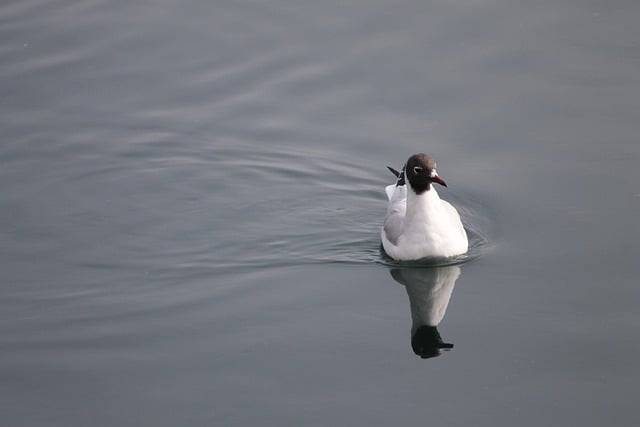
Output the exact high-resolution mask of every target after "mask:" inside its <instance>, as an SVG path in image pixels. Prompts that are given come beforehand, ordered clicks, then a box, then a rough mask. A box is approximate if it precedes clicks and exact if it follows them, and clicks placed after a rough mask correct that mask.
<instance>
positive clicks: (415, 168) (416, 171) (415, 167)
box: [413, 166, 422, 175]
mask: <svg viewBox="0 0 640 427" xmlns="http://www.w3.org/2000/svg"><path fill="white" fill-rule="evenodd" d="M420 172H422V168H421V167H420V166H414V167H413V173H415V174H416V175H417V174H419V173H420Z"/></svg>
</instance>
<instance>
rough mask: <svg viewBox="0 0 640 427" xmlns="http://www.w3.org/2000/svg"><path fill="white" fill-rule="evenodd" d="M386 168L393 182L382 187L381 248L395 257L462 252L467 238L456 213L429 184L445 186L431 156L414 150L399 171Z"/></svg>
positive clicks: (417, 258) (438, 255) (406, 259)
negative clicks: (384, 203)
mask: <svg viewBox="0 0 640 427" xmlns="http://www.w3.org/2000/svg"><path fill="white" fill-rule="evenodd" d="M387 168H388V169H389V170H390V171H391V172H392V173H393V174H394V175H395V176H396V182H395V184H391V185H388V186H386V187H385V192H386V194H387V198H388V200H389V205H388V207H387V213H386V216H385V218H384V224H383V226H382V229H381V231H380V237H381V240H382V247H383V249H384V252H385V253H386V254H387V255H388V256H390V257H391V258H393V259H394V260H396V261H415V260H420V259H423V258H448V257H453V256H456V255H462V254H464V253H466V252H467V250H468V248H469V240H468V238H467V233H466V231H465V229H464V226H463V225H462V220H461V219H460V214H459V213H458V211H457V210H456V208H454V207H453V206H452V205H451V204H450V203H449V202H447V201H446V200H443V199H441V198H440V196H439V195H438V192H437V191H436V189H435V188H434V186H433V184H434V183H436V184H440V185H442V186H444V187H446V186H447V184H446V182H445V181H444V179H442V178H441V177H440V176H439V175H438V172H437V170H436V162H435V160H433V158H432V157H430V156H428V155H426V154H424V153H418V154H414V155H412V156H411V157H409V159H408V160H407V162H406V163H405V165H404V167H403V168H402V170H401V171H397V170H395V169H394V168H392V167H390V166H387Z"/></svg>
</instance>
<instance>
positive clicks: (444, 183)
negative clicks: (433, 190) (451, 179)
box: [431, 175, 447, 187]
mask: <svg viewBox="0 0 640 427" xmlns="http://www.w3.org/2000/svg"><path fill="white" fill-rule="evenodd" d="M431 181H433V182H437V183H438V184H440V185H442V186H444V187H446V186H447V183H446V182H444V179H442V178H440V177H439V176H438V175H436V176H434V177H433V178H431Z"/></svg>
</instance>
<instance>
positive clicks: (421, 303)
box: [391, 265, 460, 359]
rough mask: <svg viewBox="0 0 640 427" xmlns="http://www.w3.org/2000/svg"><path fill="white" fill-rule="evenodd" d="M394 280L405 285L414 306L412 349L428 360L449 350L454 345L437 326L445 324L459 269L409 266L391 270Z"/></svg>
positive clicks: (453, 267)
mask: <svg viewBox="0 0 640 427" xmlns="http://www.w3.org/2000/svg"><path fill="white" fill-rule="evenodd" d="M391 276H392V277H393V279H394V280H395V281H396V282H398V283H400V284H402V285H404V286H405V288H406V290H407V295H408V296H409V305H410V306H411V320H412V325H411V348H412V349H413V352H414V353H415V354H416V355H418V356H420V357H422V358H423V359H428V358H431V357H437V356H440V354H442V351H443V350H450V349H452V348H453V344H450V343H447V342H444V341H443V340H442V337H441V336H440V332H438V328H437V326H438V325H439V324H440V322H441V321H442V318H443V317H444V314H445V312H446V310H447V306H448V305H449V300H450V299H451V293H452V292H453V287H454V286H455V283H456V280H457V279H458V276H460V267H458V266H455V265H451V266H445V267H431V268H424V267H411V268H410V267H407V268H394V269H392V270H391Z"/></svg>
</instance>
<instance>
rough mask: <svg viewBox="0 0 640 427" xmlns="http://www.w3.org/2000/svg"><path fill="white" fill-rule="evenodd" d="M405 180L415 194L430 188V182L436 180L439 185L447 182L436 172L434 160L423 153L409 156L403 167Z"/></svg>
mask: <svg viewBox="0 0 640 427" xmlns="http://www.w3.org/2000/svg"><path fill="white" fill-rule="evenodd" d="M404 173H405V177H406V180H407V181H408V182H409V184H410V185H411V188H413V191H415V193H416V194H422V193H424V192H425V191H429V190H430V189H431V183H432V182H436V183H438V184H440V185H444V186H445V187H446V186H447V184H446V183H445V182H444V180H443V179H442V178H440V177H439V176H438V172H436V162H435V160H433V159H432V158H431V157H429V156H427V155H426V154H424V153H418V154H414V155H413V156H411V157H409V160H407V164H406V165H405V167H404Z"/></svg>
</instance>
